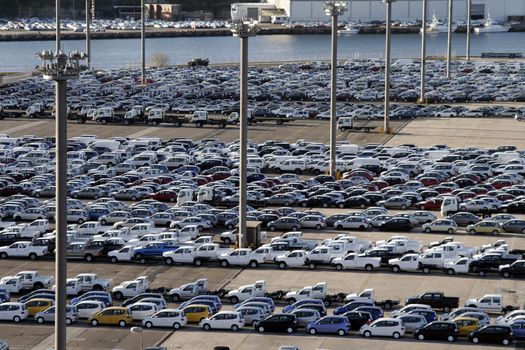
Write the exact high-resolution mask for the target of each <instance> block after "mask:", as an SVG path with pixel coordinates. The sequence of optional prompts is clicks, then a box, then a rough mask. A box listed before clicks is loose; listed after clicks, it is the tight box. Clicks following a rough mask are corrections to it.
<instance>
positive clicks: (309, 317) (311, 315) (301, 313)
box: [290, 309, 321, 327]
mask: <svg viewBox="0 0 525 350" xmlns="http://www.w3.org/2000/svg"><path fill="white" fill-rule="evenodd" d="M290 313H291V314H294V315H295V317H297V322H298V323H299V327H306V325H307V324H308V323H310V322H315V321H317V320H318V319H320V318H321V315H320V314H319V311H317V310H313V309H296V310H293V311H292V312H290Z"/></svg>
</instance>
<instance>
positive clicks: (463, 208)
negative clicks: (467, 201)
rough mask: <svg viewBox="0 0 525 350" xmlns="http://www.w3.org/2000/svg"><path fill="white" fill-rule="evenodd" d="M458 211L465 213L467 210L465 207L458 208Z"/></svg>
mask: <svg viewBox="0 0 525 350" xmlns="http://www.w3.org/2000/svg"><path fill="white" fill-rule="evenodd" d="M459 211H467V208H466V207H460V208H459Z"/></svg>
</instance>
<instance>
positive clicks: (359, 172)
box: [343, 170, 374, 181]
mask: <svg viewBox="0 0 525 350" xmlns="http://www.w3.org/2000/svg"><path fill="white" fill-rule="evenodd" d="M356 176H362V177H364V178H366V179H367V180H368V181H372V179H373V178H374V174H372V173H371V172H369V171H365V170H354V171H351V172H349V173H344V174H343V179H350V178H352V177H356Z"/></svg>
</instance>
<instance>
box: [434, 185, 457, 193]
mask: <svg viewBox="0 0 525 350" xmlns="http://www.w3.org/2000/svg"><path fill="white" fill-rule="evenodd" d="M432 189H433V190H435V191H437V192H439V193H440V194H443V193H450V192H452V188H450V187H447V186H435V187H432Z"/></svg>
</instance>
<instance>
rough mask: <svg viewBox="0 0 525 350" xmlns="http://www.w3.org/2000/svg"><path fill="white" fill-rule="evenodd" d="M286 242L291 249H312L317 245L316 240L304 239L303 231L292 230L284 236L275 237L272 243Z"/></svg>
mask: <svg viewBox="0 0 525 350" xmlns="http://www.w3.org/2000/svg"><path fill="white" fill-rule="evenodd" d="M277 242H286V243H288V246H289V247H290V249H304V250H312V249H314V248H315V247H316V246H317V241H316V240H307V239H303V233H302V232H301V231H290V232H287V233H285V234H283V235H282V236H278V237H274V238H272V240H271V243H277Z"/></svg>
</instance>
